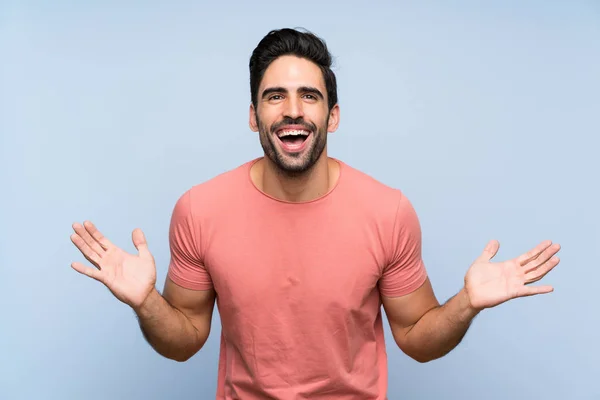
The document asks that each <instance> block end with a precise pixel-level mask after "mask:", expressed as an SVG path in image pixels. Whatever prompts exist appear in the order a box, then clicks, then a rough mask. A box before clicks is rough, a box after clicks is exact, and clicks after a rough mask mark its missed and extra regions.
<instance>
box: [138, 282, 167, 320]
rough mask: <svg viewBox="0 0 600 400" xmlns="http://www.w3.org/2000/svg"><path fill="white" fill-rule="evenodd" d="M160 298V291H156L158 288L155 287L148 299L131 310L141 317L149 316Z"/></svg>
mask: <svg viewBox="0 0 600 400" xmlns="http://www.w3.org/2000/svg"><path fill="white" fill-rule="evenodd" d="M160 297H161V295H160V293H158V290H156V288H155V287H153V288H152V290H151V291H150V293H148V295H147V296H146V298H145V299H144V300H143V301H142V302H141V303H140V304H139V305H136V306H131V308H132V309H133V311H135V313H136V314H137V315H139V316H140V317H142V316H144V315H148V314H149V311H150V310H152V309H153V308H154V306H155V305H156V303H157V300H159V298H160Z"/></svg>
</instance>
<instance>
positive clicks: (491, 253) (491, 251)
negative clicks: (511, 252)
mask: <svg viewBox="0 0 600 400" xmlns="http://www.w3.org/2000/svg"><path fill="white" fill-rule="evenodd" d="M498 249H500V243H499V242H498V241H497V240H490V241H489V242H488V244H487V245H486V246H485V249H484V250H483V252H482V253H481V255H480V256H479V261H490V260H491V259H492V258H494V257H495V256H496V254H498Z"/></svg>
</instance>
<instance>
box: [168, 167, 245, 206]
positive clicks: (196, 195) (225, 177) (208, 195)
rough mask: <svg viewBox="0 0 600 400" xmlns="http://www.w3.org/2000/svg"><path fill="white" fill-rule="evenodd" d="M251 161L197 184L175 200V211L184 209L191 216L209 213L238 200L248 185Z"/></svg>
mask: <svg viewBox="0 0 600 400" xmlns="http://www.w3.org/2000/svg"><path fill="white" fill-rule="evenodd" d="M252 163H253V161H248V162H245V163H243V164H241V165H239V166H237V167H235V168H232V169H229V170H227V171H224V172H222V173H220V174H218V175H216V176H214V177H212V178H210V179H208V180H206V181H204V182H201V183H198V184H196V185H194V186H192V187H190V188H188V189H187V190H186V191H185V192H183V193H182V194H181V195H180V196H179V198H178V199H177V203H176V207H175V208H176V209H186V210H187V211H188V212H189V213H191V214H195V215H196V214H200V213H201V212H202V213H207V212H208V213H210V212H211V211H214V210H215V209H219V208H222V207H224V206H226V205H227V204H229V203H230V202H231V200H232V199H236V198H239V196H240V195H241V194H242V192H243V190H244V188H245V187H246V185H247V184H248V179H249V175H248V171H249V167H250V165H251V164H252Z"/></svg>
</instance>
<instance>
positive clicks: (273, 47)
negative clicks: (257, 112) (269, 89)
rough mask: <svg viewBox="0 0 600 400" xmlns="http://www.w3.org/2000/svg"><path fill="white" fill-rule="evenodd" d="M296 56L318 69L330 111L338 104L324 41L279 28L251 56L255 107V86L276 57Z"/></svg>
mask: <svg viewBox="0 0 600 400" xmlns="http://www.w3.org/2000/svg"><path fill="white" fill-rule="evenodd" d="M284 55H295V56H297V57H301V58H305V59H307V60H309V61H312V62H314V63H315V64H317V66H318V67H319V68H320V69H321V72H322V73H323V78H324V80H325V89H326V90H327V101H328V106H329V110H331V109H332V108H333V106H335V105H336V104H337V101H338V99H337V82H336V78H335V74H334V73H333V71H332V70H331V64H332V57H331V54H330V53H329V50H328V49H327V45H326V44H325V41H324V40H323V39H321V38H319V37H317V36H316V35H314V34H313V33H311V32H308V31H306V32H301V31H299V30H296V29H289V28H284V29H278V30H272V31H271V32H269V33H268V34H267V35H266V36H265V37H264V38H263V39H262V40H261V41H260V42H259V43H258V45H257V46H256V48H255V49H254V51H253V52H252V56H251V57H250V95H251V98H252V104H254V108H256V106H257V102H258V99H257V96H258V87H259V86H260V82H261V81H262V78H263V76H264V74H265V71H266V70H267V68H268V67H269V65H270V64H271V63H272V62H273V61H275V60H276V59H277V58H278V57H281V56H284Z"/></svg>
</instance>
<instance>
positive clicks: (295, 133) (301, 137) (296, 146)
mask: <svg viewBox="0 0 600 400" xmlns="http://www.w3.org/2000/svg"><path fill="white" fill-rule="evenodd" d="M311 134H312V132H311V131H307V130H304V129H281V130H279V131H277V138H278V139H279V142H280V143H281V147H282V148H283V149H284V150H286V151H288V152H298V151H301V150H302V149H304V147H305V145H306V143H307V142H308V139H309V137H310V136H311Z"/></svg>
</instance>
